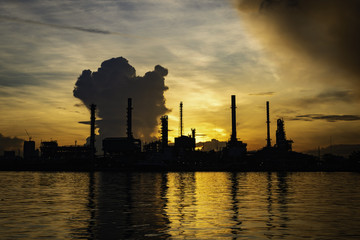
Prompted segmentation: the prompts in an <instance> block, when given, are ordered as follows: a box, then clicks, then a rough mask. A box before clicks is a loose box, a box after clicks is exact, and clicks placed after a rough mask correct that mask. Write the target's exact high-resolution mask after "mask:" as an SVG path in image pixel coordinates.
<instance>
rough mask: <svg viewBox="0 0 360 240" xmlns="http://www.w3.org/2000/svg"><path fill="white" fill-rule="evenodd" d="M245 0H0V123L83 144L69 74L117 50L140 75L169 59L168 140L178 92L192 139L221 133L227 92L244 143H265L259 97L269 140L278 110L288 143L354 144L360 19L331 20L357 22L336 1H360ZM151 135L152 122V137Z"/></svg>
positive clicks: (358, 127) (83, 116)
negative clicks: (276, 2) (268, 120)
mask: <svg viewBox="0 0 360 240" xmlns="http://www.w3.org/2000/svg"><path fill="white" fill-rule="evenodd" d="M248 2H250V1H238V2H234V1H225V0H224V1H219V0H199V1H192V0H181V1H178V0H174V1H168V0H119V1H118V0H106V1H95V0H86V1H85V0H76V1H75V0H73V1H70V0H68V1H50V0H48V1H43V0H31V1H29V0H26V1H25V0H23V1H16V0H11V1H10V0H9V1H7V0H3V1H1V3H0V32H1V37H0V115H1V117H0V133H1V134H2V135H3V136H5V137H15V136H16V137H18V138H23V139H27V135H26V132H25V129H26V130H27V131H28V132H29V134H30V135H31V136H32V138H33V139H34V140H35V141H36V142H37V144H39V143H40V141H41V140H43V141H45V140H51V139H52V140H57V141H58V142H59V144H60V145H70V144H74V142H75V140H77V143H78V144H84V143H85V140H86V138H87V137H88V136H89V131H90V129H89V126H88V125H84V124H79V123H78V122H80V121H89V119H90V114H89V110H88V109H87V108H86V107H85V106H84V105H83V103H82V101H81V100H80V99H78V98H75V97H74V96H73V90H74V86H75V83H76V81H77V79H78V78H79V76H80V75H81V74H82V72H83V70H87V69H89V70H91V71H92V72H96V71H98V68H100V66H101V63H102V62H104V61H105V60H108V59H111V58H117V57H123V58H125V59H127V60H128V61H129V64H130V65H131V66H133V67H134V68H135V69H136V75H138V76H144V75H145V73H146V72H149V71H154V67H155V66H156V65H161V66H162V67H164V68H166V69H167V70H168V74H167V75H166V76H165V77H164V78H165V85H166V86H167V87H168V90H166V91H165V93H164V96H165V99H166V103H165V105H166V107H167V108H168V109H170V110H171V111H170V112H168V113H167V114H168V115H169V129H171V130H172V131H170V133H169V136H170V140H171V141H173V137H175V136H177V135H178V127H179V103H180V101H183V104H184V127H185V133H186V134H188V133H189V134H190V129H191V128H196V131H197V133H198V134H199V136H198V137H197V142H199V141H208V140H211V139H213V138H216V139H218V140H221V141H227V140H228V139H229V138H230V131H231V115H230V114H231V111H230V96H231V95H236V100H237V122H238V126H237V132H238V138H239V139H240V140H242V141H243V142H245V143H247V144H248V149H249V150H254V149H258V148H261V147H263V146H265V144H266V140H265V138H266V125H265V122H266V110H265V104H266V101H270V108H271V110H270V116H271V122H272V125H271V138H272V143H273V144H274V143H275V131H276V119H277V118H284V120H285V129H286V133H287V137H288V138H290V139H292V140H293V141H294V144H293V149H294V150H296V151H303V150H308V149H314V148H317V147H318V146H321V147H324V146H327V145H329V144H330V141H331V142H332V144H354V143H357V144H360V113H359V109H360V101H359V96H360V94H359V93H360V91H359V89H360V88H359V85H360V84H359V76H360V74H359V72H360V70H359V69H358V68H360V66H359V56H360V51H359V46H358V44H357V45H356V44H355V43H356V42H357V43H358V41H357V40H360V38H359V33H354V34H353V33H352V31H354V29H355V30H356V31H357V30H358V29H359V28H350V27H349V28H346V27H344V28H343V27H342V26H341V24H342V23H344V22H342V21H339V19H340V20H344V21H345V20H346V22H347V23H348V24H349V25H351V24H352V23H353V24H354V25H355V26H356V27H359V25H358V23H357V22H356V21H359V20H357V18H358V17H357V18H356V19H355V18H354V19H353V18H351V16H352V14H354V15H355V14H356V12H351V11H350V12H349V11H348V14H347V15H346V18H345V17H344V16H345V15H344V14H343V12H342V11H346V10H347V7H349V8H354V7H353V5H351V4H352V3H353V4H355V5H356V4H358V3H354V2H356V1H349V2H348V3H349V6H344V7H339V6H337V4H335V2H337V1H332V0H329V1H325V2H327V3H329V5H328V6H325V7H324V8H319V6H312V5H311V4H309V3H306V4H301V3H302V2H303V1H301V0H299V1H283V2H298V3H299V5H296V6H290V7H288V5H286V7H284V6H276V5H275V6H268V5H266V4H262V3H261V2H262V1H252V3H251V4H248ZM265 2H268V1H264V2H263V3H265ZM280 2H281V1H280ZM319 2H324V1H319ZM325 2H324V3H325ZM356 6H358V5H356ZM284 9H285V10H284ZM356 9H359V8H356ZM285 11H286V14H284V12H285ZM287 11H289V12H290V14H289V13H288V12H287ZM291 11H294V13H293V12H291ZM318 11H321V13H322V14H318ZM356 11H358V10H356ZM323 13H326V14H323ZM293 16H295V17H293ZM357 16H358V15H357ZM289 17H291V18H292V19H290V20H288V19H287V18H289ZM284 22H286V24H285V23H284ZM334 22H336V28H333V26H334ZM287 24H289V25H287ZM290 24H293V25H291V26H290ZM342 30H343V31H342ZM304 36H305V37H304ZM342 36H345V37H342ZM347 40H349V41H347ZM340 45H341V46H340ZM338 46H340V47H338ZM352 53H353V55H354V56H355V55H356V56H357V57H353V56H352V55H351V54H352ZM124 104H126V103H124ZM138 109H140V107H139V106H138ZM136 110H137V106H136V105H135V102H134V114H135V113H136ZM114 111H123V110H122V109H114ZM159 117H160V116H159ZM123 118H124V119H125V118H126V115H125V110H124V116H123ZM133 127H134V128H137V126H136V124H134V126H133ZM140 131H141V130H140ZM125 134H126V133H125V132H123V133H119V136H125ZM159 135H160V134H159V133H158V131H157V130H156V129H155V130H154V133H153V136H159ZM103 137H106V136H103ZM135 137H139V136H135ZM330 139H331V140H330Z"/></svg>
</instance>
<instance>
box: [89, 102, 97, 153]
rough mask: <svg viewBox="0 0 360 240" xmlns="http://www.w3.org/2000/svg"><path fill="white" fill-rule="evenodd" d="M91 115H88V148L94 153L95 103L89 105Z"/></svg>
mask: <svg viewBox="0 0 360 240" xmlns="http://www.w3.org/2000/svg"><path fill="white" fill-rule="evenodd" d="M90 110H91V115H90V148H91V149H92V151H93V153H95V110H96V105H95V104H91V105H90Z"/></svg>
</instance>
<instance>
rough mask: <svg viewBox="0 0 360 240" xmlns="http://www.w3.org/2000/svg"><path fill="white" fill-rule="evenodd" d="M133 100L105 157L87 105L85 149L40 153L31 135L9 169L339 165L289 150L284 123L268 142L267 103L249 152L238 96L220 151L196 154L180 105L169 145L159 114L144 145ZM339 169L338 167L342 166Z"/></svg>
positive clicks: (46, 148) (46, 144) (50, 145)
mask: <svg viewBox="0 0 360 240" xmlns="http://www.w3.org/2000/svg"><path fill="white" fill-rule="evenodd" d="M132 110H133V107H132V99H131V98H128V106H127V121H126V122H127V128H126V137H107V138H104V139H103V140H102V151H103V155H102V156H98V155H96V152H97V150H96V147H95V129H96V121H95V120H96V119H95V118H96V117H95V113H96V105H95V104H91V106H90V113H91V114H90V141H89V144H88V145H84V146H77V145H76V144H75V146H59V145H58V143H57V142H56V141H42V142H41V144H40V152H39V150H37V149H35V142H34V141H32V140H31V137H30V136H29V140H28V141H24V149H23V156H24V157H23V159H22V160H19V159H17V160H15V159H13V157H12V156H13V155H15V154H10V153H7V155H8V158H5V160H6V161H2V162H3V165H4V166H5V168H6V167H7V169H14V170H18V169H23V170H71V171H72V170H78V171H88V170H149V171H150V170H174V171H177V170H179V171H185V170H186V171H199V170H204V171H207V170H208V171H213V170H220V171H270V170H273V171H317V170H332V169H333V170H334V169H335V167H337V168H338V167H339V163H338V162H337V163H335V164H332V165H331V164H330V165H329V164H327V163H326V164H324V163H323V162H320V161H319V159H317V158H316V157H314V156H310V155H306V154H302V153H297V152H294V151H292V144H293V141H292V140H289V139H287V138H286V133H285V126H284V120H283V119H281V118H280V119H277V122H276V123H277V129H276V144H274V145H272V144H271V139H270V107H269V102H266V118H267V121H266V125H267V139H266V146H265V147H264V148H262V149H260V150H258V151H247V144H246V143H244V142H242V141H240V140H239V138H238V137H237V131H236V125H237V124H236V96H235V95H232V96H231V125H232V128H231V129H232V130H231V135H230V139H229V141H228V142H227V143H226V146H225V147H224V148H222V149H220V150H219V151H216V152H215V151H208V152H205V151H198V150H196V139H195V137H196V130H195V129H194V128H192V129H191V135H188V136H186V135H184V134H183V103H182V102H180V124H179V136H178V137H175V139H174V144H173V145H171V146H170V145H169V144H168V143H169V139H168V131H169V130H168V116H167V115H165V116H162V117H161V118H160V122H161V138H160V140H157V141H154V142H150V143H146V144H144V145H143V146H142V144H141V140H140V139H136V138H134V136H133V133H132ZM340 165H341V164H340ZM340 167H342V168H340V169H349V168H352V170H354V169H360V163H359V162H358V161H355V162H354V161H353V162H349V161H348V162H346V164H345V165H344V164H342V165H341V166H340Z"/></svg>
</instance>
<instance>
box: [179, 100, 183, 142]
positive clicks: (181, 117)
mask: <svg viewBox="0 0 360 240" xmlns="http://www.w3.org/2000/svg"><path fill="white" fill-rule="evenodd" d="M182 135H183V102H180V137H181V136H182Z"/></svg>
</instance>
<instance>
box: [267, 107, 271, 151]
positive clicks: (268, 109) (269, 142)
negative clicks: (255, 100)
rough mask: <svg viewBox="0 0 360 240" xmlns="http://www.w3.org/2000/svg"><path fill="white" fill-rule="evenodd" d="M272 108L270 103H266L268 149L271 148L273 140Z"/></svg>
mask: <svg viewBox="0 0 360 240" xmlns="http://www.w3.org/2000/svg"><path fill="white" fill-rule="evenodd" d="M269 112H270V107H269V101H266V126H267V139H266V141H267V144H266V147H268V148H269V147H271V139H270V113H269Z"/></svg>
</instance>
